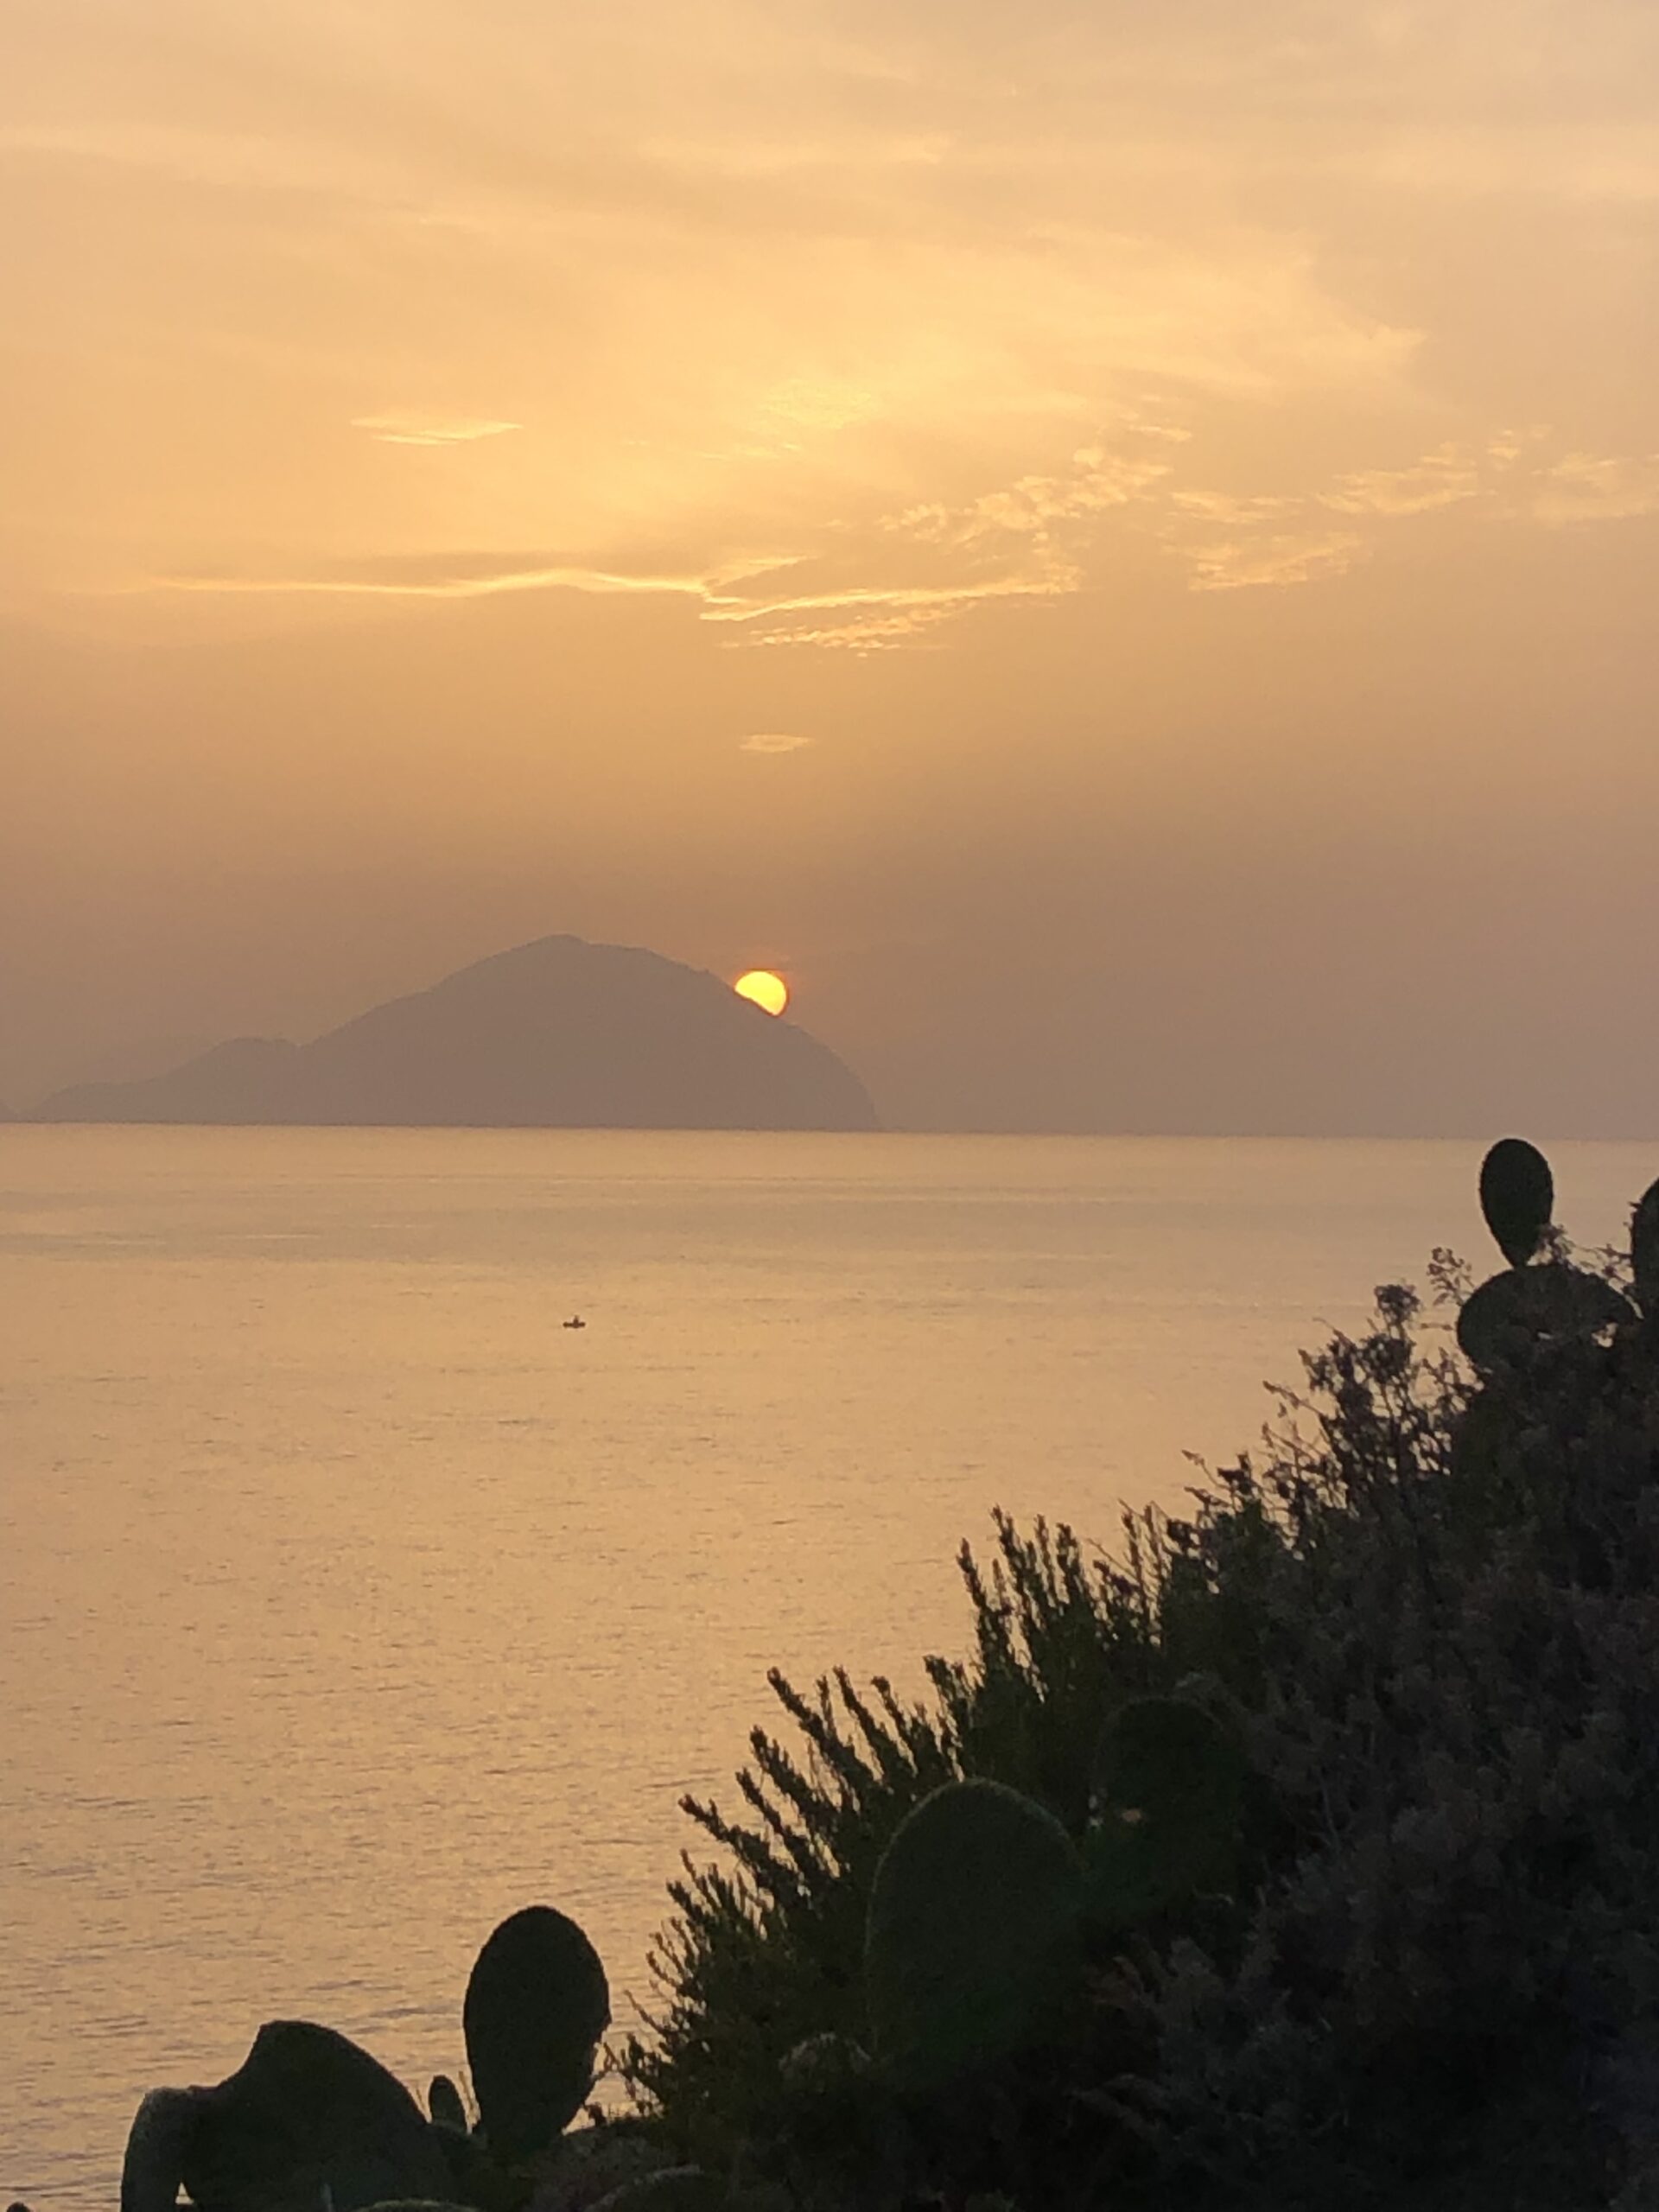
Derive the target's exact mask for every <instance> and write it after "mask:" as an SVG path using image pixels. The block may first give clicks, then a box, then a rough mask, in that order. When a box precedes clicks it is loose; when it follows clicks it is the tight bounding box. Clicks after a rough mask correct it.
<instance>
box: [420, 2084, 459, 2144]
mask: <svg viewBox="0 0 1659 2212" xmlns="http://www.w3.org/2000/svg"><path fill="white" fill-rule="evenodd" d="M426 2108H427V2110H428V2112H429V2113H431V2115H432V2125H433V2126H435V2127H447V2128H448V2130H449V2132H450V2133H451V2134H454V2135H465V2134H466V2133H467V2107H466V2106H465V2105H464V2104H462V2102H461V2091H460V2090H459V2089H458V2088H456V2087H455V2085H454V2082H452V2081H451V2080H450V2079H449V2076H448V2075H447V2074H435V2075H433V2076H432V2081H431V2085H430V2087H429V2088H428V2090H427V2093H426Z"/></svg>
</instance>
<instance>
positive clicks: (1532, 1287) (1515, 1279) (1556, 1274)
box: [1458, 1261, 1636, 1370]
mask: <svg viewBox="0 0 1659 2212" xmlns="http://www.w3.org/2000/svg"><path fill="white" fill-rule="evenodd" d="M1635 1318H1636V1315H1635V1313H1634V1311H1633V1309H1632V1307H1631V1306H1630V1300H1628V1299H1626V1298H1623V1297H1621V1296H1620V1295H1619V1294H1618V1291H1616V1290H1615V1289H1614V1288H1613V1287H1612V1285H1611V1283H1610V1282H1604V1281H1603V1280H1602V1278H1601V1277H1600V1276H1599V1275H1592V1274H1586V1272H1585V1270H1584V1269H1583V1268H1570V1267H1568V1266H1567V1265H1566V1264H1565V1262H1560V1261H1553V1262H1549V1263H1548V1264H1547V1265H1545V1266H1542V1267H1535V1268H1510V1269H1509V1271H1508V1272H1507V1273H1506V1274H1501V1275H1493V1276H1492V1277H1491V1280H1490V1281H1486V1282H1484V1283H1482V1285H1481V1286H1480V1287H1479V1289H1478V1290H1477V1291H1475V1292H1473V1293H1471V1295H1470V1296H1469V1297H1468V1298H1467V1299H1465V1301H1464V1305H1463V1309H1462V1311H1461V1312H1460V1313H1459V1315H1458V1343H1459V1345H1460V1346H1461V1347H1462V1349H1463V1351H1464V1352H1465V1355H1466V1357H1468V1358H1469V1359H1470V1360H1471V1362H1472V1363H1473V1364H1474V1365H1475V1366H1476V1367H1478V1368H1481V1369H1483V1370H1491V1369H1493V1368H1497V1367H1516V1366H1522V1365H1524V1364H1525V1363H1526V1361H1527V1360H1528V1358H1529V1357H1530V1356H1531V1354H1532V1352H1533V1351H1535V1349H1536V1348H1537V1347H1538V1346H1539V1345H1541V1344H1562V1343H1570V1342H1573V1341H1578V1342H1585V1341H1587V1340H1588V1339H1589V1338H1592V1337H1594V1336H1597V1335H1599V1333H1600V1332H1601V1331H1602V1330H1603V1329H1607V1328H1612V1327H1615V1326H1617V1325H1618V1324H1619V1323H1621V1322H1624V1321H1633V1320H1634V1319H1635Z"/></svg>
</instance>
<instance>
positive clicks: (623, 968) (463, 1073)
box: [36, 936, 878, 1129]
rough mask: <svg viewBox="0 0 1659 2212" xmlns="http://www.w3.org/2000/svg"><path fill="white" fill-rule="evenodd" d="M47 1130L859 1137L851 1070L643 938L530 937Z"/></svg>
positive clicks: (90, 1102)
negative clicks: (295, 1125) (586, 1131)
mask: <svg viewBox="0 0 1659 2212" xmlns="http://www.w3.org/2000/svg"><path fill="white" fill-rule="evenodd" d="M36 1118H37V1119H39V1120H42V1121H52V1122H299V1123H315V1124H320V1125H343V1124H355V1123H368V1124H377V1125H387V1126H404V1127H433V1126H446V1125H451V1126H457V1127H467V1128H748V1129H767V1128H772V1129H809V1128H810V1129H872V1128H875V1127H877V1126H878V1125H877V1122H876V1117H875V1110H874V1107H873V1106H872V1105H871V1103H870V1100H869V1096H868V1092H867V1091H866V1090H865V1089H864V1086H863V1085H862V1084H861V1083H860V1081H859V1079H858V1077H856V1076H855V1075H854V1074H853V1072H852V1071H851V1070H850V1069H849V1068H848V1067H847V1066H846V1065H845V1064H844V1063H843V1062H842V1061H841V1060H839V1059H838V1058H836V1055H835V1054H834V1053H833V1052H830V1050H829V1047H828V1046H825V1045H822V1044H820V1043H819V1042H818V1040H817V1038H815V1037H812V1036H810V1035H809V1034H808V1033H807V1032H806V1031H805V1030H804V1029H801V1028H799V1027H797V1026H796V1025H795V1024H794V1023H793V1022H791V1021H787V1020H781V1019H777V1018H774V1017H773V1016H772V1015H769V1014H763V1013H762V1012H761V1011H760V1008H759V1007H754V1006H752V1005H750V1004H749V1003H748V1001H747V1000H744V999H740V998H739V997H738V996H737V995H736V994H735V993H734V992H733V991H732V990H731V989H730V988H728V986H727V985H726V984H724V983H723V982H721V980H720V978H719V977H718V976H711V975H709V973H708V972H707V971H706V970H705V969H696V968H688V967H686V966H684V965H683V963H680V962H678V961H675V960H670V959H667V958H665V957H664V956H663V955H662V954H661V953H658V952H652V951H648V950H645V948H644V947H642V946H639V945H621V944H588V943H587V942H586V941H585V940H584V939H582V938H576V937H569V936H556V937H544V938H535V939H533V940H532V941H531V943H529V944H520V945H515V946H513V947H512V948H511V949H510V950H507V951H505V952H498V953H493V954H492V955H490V956H489V957H487V958H486V959H483V960H479V961H475V962H474V963H472V965H471V966H469V967H466V968H461V969H457V970H456V971H455V972H454V974H453V975H450V976H444V977H443V978H442V980H441V981H440V982H436V983H434V984H432V985H431V986H430V987H429V988H427V989H425V990H423V991H416V992H412V993H410V995H408V996H407V997H404V998H398V999H391V1000H388V1001H386V1002H385V1004H384V1005H381V1006H377V1007H371V1008H370V1009H369V1011H368V1012H367V1013H366V1014H359V1015H358V1016H357V1017H356V1018H355V1019H354V1020H351V1021H347V1022H346V1023H344V1024H343V1025H342V1026H341V1027H340V1028H338V1029H334V1030H331V1031H329V1032H328V1033H327V1035H326V1036H322V1037H319V1038H317V1039H315V1041H314V1042H313V1043H311V1044H309V1045H291V1044H289V1043H287V1042H285V1041H284V1040H283V1039H278V1038H262V1037H243V1038H235V1039H230V1040H229V1041H227V1042H226V1043H225V1044H222V1045H216V1046H213V1049H212V1050H211V1051H210V1052H204V1053H201V1054H200V1055H198V1056H197V1057H196V1058H194V1059H191V1060H188V1061H186V1062H185V1064H184V1065H182V1066H181V1067H178V1068H175V1069H173V1070H172V1071H170V1072H168V1074H165V1075H162V1076H156V1077H151V1078H149V1079H148V1080H146V1081H143V1082H139V1083H112V1084H79V1085H77V1086H75V1087H74V1088H73V1089H71V1090H61V1091H59V1092H57V1093H56V1094H55V1096H53V1097H51V1098H49V1099H48V1100H47V1102H46V1103H45V1104H44V1105H43V1106H42V1107H41V1109H40V1111H39V1114H38V1116H37V1117H36Z"/></svg>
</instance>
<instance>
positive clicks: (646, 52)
mask: <svg viewBox="0 0 1659 2212" xmlns="http://www.w3.org/2000/svg"><path fill="white" fill-rule="evenodd" d="M1656 104H1659V10H1656V9H1655V8H1654V7H1653V5H1652V4H1651V0H1629V3H1628V4H1621V3H1620V0H1571V4H1569V0H1433V4H1421V5H1419V4H1399V5H1382V4H1379V5H1366V4H1363V0H1329V4H1325V0H1260V4H1258V5H1255V6H1251V7H1249V8H1241V7H1239V6H1238V5H1237V4H1236V0H1168V4H1166V5H1165V6H1163V7H1160V8H1157V9H1153V8H1147V7H1146V6H1144V5H1141V4H1139V0H1136V4H1134V5H1130V4H1128V0H1123V3H1122V4H1114V0H1087V4H1084V3H1083V0H1076V4H1074V0H1021V4H1019V5H1016V4H1014V0H951V4H950V5H949V6H946V5H944V0H906V4H897V5H895V4H893V0H885V4H877V0H816V4H807V0H755V4H753V5H747V4H739V0H606V4H605V5H604V6H603V7H599V8H595V7H591V6H577V5H575V4H573V0H569V3H568V0H466V4H463V0H264V4H262V5H261V6H259V7H258V8H253V7H249V6H247V5H246V4H245V0H6V4H5V6H4V8H3V10H0V267H3V270H4V273H5V296H6V302H7V312H6V314H5V315H4V317H3V318H0V485H3V499H0V766H3V803H0V1097H5V1098H8V1099H9V1100H10V1102H11V1103H14V1104H27V1103H29V1102H30V1101H31V1100H32V1098H33V1097H35V1096H38V1095H39V1094H40V1093H41V1091H42V1090H45V1089H46V1088H47V1087H48V1086H50V1085H52V1084H57V1083H60V1082H65V1081H68V1080H70V1079H72V1078H73V1077H79V1076H81V1075H83V1074H86V1073H92V1072H120V1071H125V1070H127V1069H128V1068H133V1069H137V1067H139V1066H140V1065H144V1066H147V1065H149V1063H150V1061H151V1060H152V1059H153V1058H155V1057H156V1056H157V1055H162V1056H164V1055H165V1054H166V1053H167V1052H169V1051H171V1050H172V1049H174V1048H175V1047H178V1048H181V1049H182V1048H183V1047H185V1046H188V1045H191V1044H193V1043H196V1042H206V1041H208V1040H209V1039H213V1038H214V1037H216V1036H219V1035H221V1034H224V1033H227V1032H239V1031H249V1030H258V1031H270V1032H279V1033H288V1034H291V1035H298V1036H303V1035H307V1034H309V1033H312V1032H314V1031H315V1030H316V1029H318V1028H320V1027H323V1026H324V1025H326V1024H327V1023H329V1022H332V1021H334V1020H339V1019H340V1018H342V1017H343V1016H345V1015H346V1014H350V1013H352V1012H353V1011H355V1010H357V1009H358V1008H359V1007H361V1006H363V1005H365V1004H367V1003H368V1002H370V1001H372V1000H373V999H375V998H378V997H381V996H385V995H388V994H389V993H391V992H392V991H394V990H399V989H406V988H413V987H416V986H418V985H420V984H423V983H424V982H429V981H431V980H433V979H434V978H435V977H436V976H438V975H440V974H442V972H444V971H445V970H447V969H450V968H453V967H455V966H458V965H460V964H461V963H463V962H465V961H467V960H468V959H472V958H474V957H479V956H480V955H482V954H484V953H486V952H488V951H492V950H496V949H498V948H499V947H501V946H503V945H505V944H511V943H513V942H515V941H518V940H520V939H523V938H528V937H531V936H535V935H539V934H542V933H543V932H545V931H563V930H569V931H576V932H578V933H580V934H582V935H585V936H589V937H594V938H614V939H619V940H621V941H624V942H629V943H642V944H651V945H653V946H655V947H656V948H658V950H662V951H664V952H667V953H670V954H671V955H673V956H675V957H680V958H683V959H687V960H690V961H692V962H694V963H697V964H699V965H708V966H712V967H715V968H716V969H721V970H722V971H723V972H727V973H731V974H735V973H736V972H737V971H738V970H739V969H742V968H746V967H749V966H753V965H757V964H764V965H766V966H771V967H775V968H778V969H780V970H782V971H783V972H784V973H785V974H786V975H788V976H789V977H790V979H791V983H792V985H793V988H794V990H795V1001H794V1006H793V1008H792V1012H793V1014H794V1015H795V1017H796V1018H798V1020H800V1021H802V1022H803V1023H804V1025H805V1026H806V1027H809V1028H811V1029H813V1030H815V1031H816V1032H817V1033H818V1034H820V1035H822V1036H823V1038H824V1039H826V1041H828V1042H829V1043H831V1044H833V1045H834V1046H836V1047H837V1048H838V1049H839V1050H841V1051H842V1052H844V1053H845V1054H846V1055H847V1057H848V1058H849V1059H850V1060H851V1061H852V1062H853V1063H854V1065H855V1066H857V1067H858V1069H859V1070H860V1071H861V1073H862V1074H863V1075H864V1076H865V1077H866V1078H867V1079H868V1082H869V1084H870V1086H871V1088H872V1090H874V1093H875V1095H876V1097H877V1100H878V1103H879V1104H880V1106H881V1107H882V1109H884V1111H885V1112H886V1113H887V1116H889V1117H890V1118H891V1119H893V1120H894V1121H896V1122H921V1123H932V1124H940V1125H947V1126H948V1125H957V1126H990V1127H1062V1128H1151V1129H1170V1130H1174V1129H1183V1128H1211V1129H1222V1130H1229V1129H1257V1128H1260V1129H1274V1130H1278V1129H1282V1130H1288V1131H1303V1130H1318V1129H1332V1130H1342V1129H1364V1130H1381V1131H1387V1130H1395V1129H1398V1130H1403V1131H1414V1130H1421V1131H1441V1130H1443V1131H1447V1132H1459V1133H1462V1132H1471V1133H1479V1132H1481V1131H1483V1130H1490V1129H1491V1128H1496V1127H1498V1126H1503V1127H1508V1126H1510V1125H1513V1124H1520V1125H1524V1126H1528V1127H1530V1128H1535V1129H1536V1130H1538V1131H1540V1132H1541V1133H1548V1134H1555V1133H1569V1132H1572V1131H1575V1130H1579V1131H1583V1132H1584V1133H1586V1134H1598V1133H1604V1132H1605V1133H1610V1134H1611V1133H1615V1132H1629V1133H1643V1134H1645V1133H1646V1132H1647V1131H1648V1129H1649V1124H1650V1122H1651V1120H1652V1119H1653V1118H1654V1116H1653V1115H1652V1113H1651V1111H1650V1109H1649V1100H1650V1099H1651V1098H1652V1097H1654V1096H1656V1095H1659V1025H1656V1023H1655V1022H1654V1020H1652V1015H1651V1009H1652V1006H1653V1001H1654V997H1655V969H1656V966H1659V951H1656V947H1659V870H1656V868H1655V867H1654V865H1653V859H1652V846H1653V842H1654V841H1653V825H1654V823H1655V821H1656V818H1659V747H1656V745H1655V741H1654V737H1655V731H1654V723H1655V709H1654V699H1655V692H1656V684H1655V678H1656V672H1659V620H1656V613H1655V601H1656V599H1659V588H1656V587H1659V567H1656V552H1659V519H1656V518H1659V283H1656V251H1655V248H1656V238H1659V130H1656V128H1655V116H1656Z"/></svg>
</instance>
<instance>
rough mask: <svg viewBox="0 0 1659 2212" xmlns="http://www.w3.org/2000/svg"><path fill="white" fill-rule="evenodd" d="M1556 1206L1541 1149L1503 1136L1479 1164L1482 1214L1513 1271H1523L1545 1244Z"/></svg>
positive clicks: (1553, 1187)
mask: <svg viewBox="0 0 1659 2212" xmlns="http://www.w3.org/2000/svg"><path fill="white" fill-rule="evenodd" d="M1554 1204H1555V1182H1554V1177H1553V1176H1552V1175H1551V1173H1550V1172H1549V1162H1548V1160H1546V1159H1545V1158H1544V1155H1543V1154H1542V1153H1541V1152H1540V1151H1539V1149H1538V1147H1537V1146H1536V1145H1533V1144H1529V1143H1528V1142H1527V1141H1526V1139H1525V1138H1524V1137H1500V1138H1499V1139H1498V1141H1497V1143H1496V1144H1495V1145H1494V1146H1493V1147H1492V1148H1491V1151H1490V1152H1489V1153H1488V1154H1487V1155H1486V1157H1485V1159H1484V1160H1482V1161H1481V1163H1480V1210H1481V1211H1482V1213H1484V1215H1485V1217H1486V1226H1487V1228H1488V1229H1490V1230H1491V1232H1492V1235H1493V1236H1495V1237H1496V1238H1497V1248H1498V1249H1499V1251H1501V1252H1502V1253H1503V1256H1504V1258H1505V1259H1506V1260H1507V1261H1508V1262H1509V1263H1510V1266H1511V1267H1512V1268H1524V1267H1525V1266H1526V1264H1527V1262H1528V1261H1529V1260H1530V1259H1531V1257H1532V1256H1533V1255H1534V1253H1535V1252H1536V1250H1537V1249H1538V1247H1539V1246H1540V1245H1541V1243H1543V1241H1544V1233H1545V1231H1546V1230H1548V1227H1549V1217H1550V1211H1551V1209H1552V1208H1553V1206H1554Z"/></svg>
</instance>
